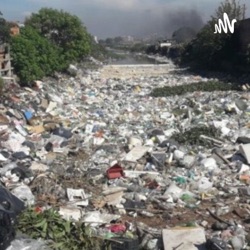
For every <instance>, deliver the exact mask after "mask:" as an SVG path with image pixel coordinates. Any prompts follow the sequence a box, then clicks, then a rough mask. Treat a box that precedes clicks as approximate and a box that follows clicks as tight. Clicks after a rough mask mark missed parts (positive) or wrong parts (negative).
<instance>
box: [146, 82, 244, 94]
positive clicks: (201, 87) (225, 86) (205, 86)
mask: <svg viewBox="0 0 250 250" xmlns="http://www.w3.org/2000/svg"><path fill="white" fill-rule="evenodd" d="M229 90H238V91H240V90H241V89H240V87H239V86H238V85H235V84H229V83H224V82H219V81H209V82H198V83H191V84H185V85H179V86H173V87H170V86H166V87H163V88H155V89H154V90H153V91H152V93H151V95H152V96H154V97H164V96H165V97H166V96H173V95H183V94H185V93H187V92H195V91H206V92H212V91H229Z"/></svg>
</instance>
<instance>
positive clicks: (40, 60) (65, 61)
mask: <svg viewBox="0 0 250 250" xmlns="http://www.w3.org/2000/svg"><path fill="white" fill-rule="evenodd" d="M91 49H93V50H95V51H96V50H99V51H100V50H101V49H100V48H99V47H98V48H97V45H95V42H94V40H93V38H92V37H91V36H90V34H89V33H88V32H87V30H86V28H85V27H84V26H83V25H82V23H81V20H80V19H79V18H78V17H77V16H74V15H71V14H69V13H67V12H64V11H62V10H61V11H58V10H55V9H51V8H42V9H41V10H40V11H39V12H38V13H36V14H32V15H31V17H30V18H28V19H27V20H26V22H25V28H22V29H21V34H20V35H18V36H15V37H12V39H11V51H12V57H13V66H14V69H15V73H16V74H17V75H18V77H19V78H20V82H21V83H22V84H29V83H30V82H31V81H33V80H35V79H41V78H42V77H44V76H49V75H52V74H53V73H54V72H55V71H63V70H65V69H66V68H67V67H68V65H69V64H70V63H74V62H79V61H81V60H82V59H84V58H85V57H86V56H88V55H90V53H91Z"/></svg>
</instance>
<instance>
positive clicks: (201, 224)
mask: <svg viewBox="0 0 250 250" xmlns="http://www.w3.org/2000/svg"><path fill="white" fill-rule="evenodd" d="M164 67H165V68H166V69H165V70H166V73H165V74H162V70H163V69H164ZM123 68H125V69H126V74H128V75H126V78H124V75H123V74H121V75H120V76H119V74H118V73H119V72H117V75H116V76H115V77H114V76H113V75H112V72H109V67H108V66H107V68H105V67H103V68H100V69H99V71H87V72H86V71H83V70H81V69H80V68H77V67H76V66H74V67H72V66H71V70H74V72H75V74H74V77H73V76H67V75H60V74H58V75H57V79H53V78H46V79H44V80H43V81H42V82H41V81H38V82H34V84H33V86H32V87H29V88H28V87H26V88H20V87H19V86H17V85H14V84H11V85H6V91H5V92H4V94H3V96H1V103H0V164H1V168H0V180H1V183H2V188H3V190H5V188H6V190H7V191H8V192H10V193H11V194H12V195H14V197H16V198H15V199H16V202H17V203H18V205H12V203H13V202H12V201H10V200H9V195H8V196H6V195H5V194H3V197H2V201H1V209H0V211H1V213H2V214H3V215H4V214H9V213H10V211H11V212H13V211H12V209H13V208H14V207H13V206H18V210H17V211H16V210H14V215H15V217H16V216H17V213H20V212H21V211H23V212H22V213H21V215H20V216H19V217H18V218H17V219H15V220H11V218H9V217H8V216H7V217H8V218H9V228H10V230H9V231H8V230H7V231H8V232H7V231H6V230H5V231H3V232H4V233H3V236H2V238H1V241H2V242H7V241H6V240H5V238H4V237H5V236H6V235H7V234H8V233H9V232H10V231H11V230H14V225H16V228H17V230H16V232H17V236H16V237H15V236H14V234H11V237H9V238H8V239H9V240H8V242H7V245H10V244H11V245H10V246H9V250H10V249H12V250H17V249H18V250H19V249H26V247H28V246H29V245H27V244H28V243H27V241H28V240H27V235H28V236H29V237H33V238H34V239H37V241H32V240H30V246H32V249H42V247H46V248H50V249H83V248H85V249H98V248H101V247H103V246H105V247H111V249H125V248H126V249H139V248H144V249H165V250H166V249H170V248H171V249H173V248H175V249H178V250H181V249H185V250H187V249H196V248H195V247H196V246H197V244H198V245H200V247H202V248H204V249H228V247H230V246H231V247H234V249H242V248H243V247H245V246H248V247H249V235H248V234H249V229H250V226H249V213H250V210H249V209H250V208H249V196H250V189H249V184H250V168H249V159H250V158H249V154H250V152H249V149H250V147H249V144H250V125H249V114H250V113H249V110H250V106H249V104H250V95H249V92H248V91H240V90H239V89H237V90H236V89H235V88H232V89H228V88H226V87H225V88H224V87H223V88H224V89H223V88H221V89H219V90H216V88H217V86H218V85H217V84H213V86H215V91H211V88H210V87H208V88H207V89H208V91H211V92H205V91H203V90H207V89H199V90H197V91H196V89H195V88H194V87H193V86H194V85H193V84H194V83H199V82H203V83H204V84H208V85H209V84H211V82H214V81H216V79H207V78H202V77H200V76H194V75H187V74H185V72H181V73H180V72H178V71H173V65H172V64H169V65H164V66H163V65H162V66H161V70H160V71H159V72H158V74H157V66H154V68H150V67H148V68H147V69H146V68H142V69H140V71H143V70H144V71H145V70H147V74H142V75H140V74H135V73H136V72H132V73H131V75H129V73H128V72H129V71H128V69H127V68H126V67H125V66H123ZM119 70H121V68H120V69H119ZM130 70H131V67H130ZM133 70H136V69H133ZM170 70H171V71H170ZM151 71H154V72H153V73H152V75H151V76H150V72H151ZM184 85H186V86H187V85H190V86H191V88H192V91H187V92H185V91H183V88H184V87H183V86H184ZM166 86H170V87H171V86H180V88H181V90H180V92H178V91H177V92H176V94H174V93H173V94H172V95H167V96H161V97H153V96H152V93H154V89H155V88H161V87H165V91H166V89H167V88H166ZM204 86H205V85H204ZM176 88H177V87H176ZM204 88H205V87H204ZM173 89H174V88H173ZM173 89H172V90H171V91H173ZM171 93H172V92H171ZM180 94H181V95H180ZM24 206H25V207H26V209H25V210H24ZM1 218H2V217H1ZM2 221H3V220H2ZM6 221H7V222H8V220H6ZM7 222H6V223H7ZM5 228H6V227H5ZM19 231H21V233H24V234H25V236H22V235H21V236H20V235H19V234H20V232H19ZM180 235H182V236H180ZM193 236H195V237H193ZM14 238H15V240H14V241H13V242H12V243H11V241H12V240H13V239H14ZM40 238H41V239H43V241H41V240H38V239H40ZM192 239H194V240H192Z"/></svg>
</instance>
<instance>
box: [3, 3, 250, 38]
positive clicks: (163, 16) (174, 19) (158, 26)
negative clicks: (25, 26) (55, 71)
mask: <svg viewBox="0 0 250 250" xmlns="http://www.w3.org/2000/svg"><path fill="white" fill-rule="evenodd" d="M220 2H221V0H0V6H1V7H0V11H1V12H2V13H3V15H4V17H5V18H6V19H7V20H12V21H21V22H22V21H23V20H24V18H25V16H27V15H29V14H30V13H32V12H37V11H38V10H39V9H40V8H42V7H53V8H56V9H63V10H65V11H68V12H70V13H73V14H75V15H77V16H79V17H80V18H81V20H82V21H83V23H84V24H85V26H86V27H87V29H88V31H89V32H90V33H91V34H92V35H96V36H97V37H98V38H106V37H114V36H120V35H121V36H123V35H132V36H137V37H142V36H148V35H150V34H159V35H163V36H164V35H165V36H171V34H172V32H173V31H174V30H176V29H177V28H179V27H181V26H184V25H186V26H192V27H194V28H199V27H201V25H202V23H203V22H206V21H207V20H208V19H209V17H210V16H211V15H212V14H214V11H215V10H216V8H217V7H218V6H219V4H220ZM241 3H245V4H246V6H247V15H246V16H247V17H250V1H249V0H241Z"/></svg>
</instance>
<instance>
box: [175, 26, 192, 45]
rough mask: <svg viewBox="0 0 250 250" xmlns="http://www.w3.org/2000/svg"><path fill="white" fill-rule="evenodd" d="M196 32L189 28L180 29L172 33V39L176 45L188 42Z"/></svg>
mask: <svg viewBox="0 0 250 250" xmlns="http://www.w3.org/2000/svg"><path fill="white" fill-rule="evenodd" d="M196 33H197V32H196V31H195V30H194V29H192V28H190V27H181V28H179V29H178V30H176V31H174V32H173V35H172V38H173V39H174V40H176V42H177V43H185V42H190V41H191V40H192V39H193V38H194V37H195V35H196Z"/></svg>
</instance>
